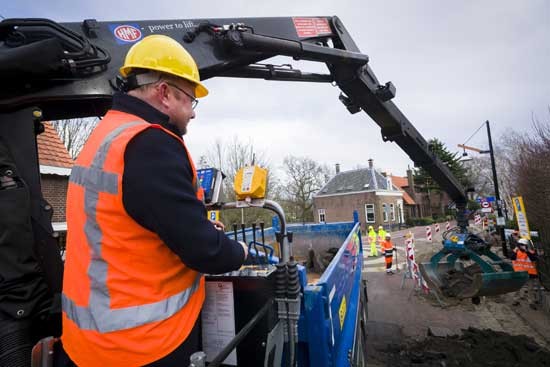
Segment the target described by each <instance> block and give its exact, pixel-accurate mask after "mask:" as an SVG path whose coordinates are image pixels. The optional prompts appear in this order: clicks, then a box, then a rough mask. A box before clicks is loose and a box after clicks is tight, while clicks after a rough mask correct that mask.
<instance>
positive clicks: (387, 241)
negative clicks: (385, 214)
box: [380, 233, 395, 275]
mask: <svg viewBox="0 0 550 367" xmlns="http://www.w3.org/2000/svg"><path fill="white" fill-rule="evenodd" d="M380 247H381V248H382V251H383V252H384V259H385V260H386V274H388V275H391V274H393V270H392V269H391V267H392V261H393V252H394V251H395V247H394V246H393V243H392V242H391V235H390V234H389V233H386V234H385V236H384V241H382V243H381V244H380Z"/></svg>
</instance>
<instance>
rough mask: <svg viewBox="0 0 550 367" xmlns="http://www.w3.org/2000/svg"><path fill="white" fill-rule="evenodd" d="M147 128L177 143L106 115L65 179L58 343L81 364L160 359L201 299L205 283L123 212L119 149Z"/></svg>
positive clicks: (115, 114)
mask: <svg viewBox="0 0 550 367" xmlns="http://www.w3.org/2000/svg"><path fill="white" fill-rule="evenodd" d="M148 128H158V129H162V130H163V131H164V132H166V133H167V134H169V135H172V136H174V138H175V139H177V140H178V141H180V142H181V143H182V144H183V141H182V140H181V139H180V138H179V137H178V136H177V135H175V134H173V133H172V132H170V131H168V130H166V129H164V128H162V127H161V126H160V125H154V124H150V123H148V122H145V121H144V120H142V119H140V118H138V117H136V116H134V115H131V114H128V113H124V112H119V111H109V112H108V113H107V114H106V116H105V118H104V119H103V120H102V121H101V122H100V123H99V125H98V126H97V127H96V129H95V130H94V132H93V133H92V135H91V136H90V138H89V139H88V142H87V143H86V145H85V147H84V149H83V150H82V152H81V153H80V155H79V157H78V159H77V161H76V164H75V165H74V167H73V169H72V173H71V177H70V179H69V188H68V194H67V227H68V237H67V244H68V245H67V254H66V255H67V257H66V262H65V273H64V279H63V295H62V302H63V335H62V337H61V339H62V341H63V347H64V348H65V350H66V351H67V354H68V355H69V356H70V358H71V359H72V360H73V361H74V362H75V363H76V364H77V365H78V366H104V367H107V366H121V365H124V366H141V365H144V364H148V363H151V362H154V361H156V360H158V359H161V358H162V357H164V356H166V355H168V354H169V353H170V352H172V351H173V350H174V349H176V348H177V347H178V346H179V345H180V344H181V343H182V342H183V341H184V340H185V339H186V338H187V336H188V335H189V333H190V332H191V330H192V328H193V326H194V325H195V323H196V321H197V319H198V317H199V314H200V310H201V307H202V304H203V302H204V297H205V288H204V277H203V276H202V275H201V274H200V273H197V272H196V271H194V270H192V269H190V268H189V267H187V266H186V265H185V264H183V263H182V261H181V259H180V258H179V257H178V256H177V255H176V254H175V253H174V252H173V251H172V250H170V248H168V246H166V244H164V243H163V241H162V240H161V239H160V237H159V236H158V235H157V234H156V233H153V232H151V231H149V230H147V229H145V228H143V227H142V226H141V225H139V224H138V223H137V222H136V221H135V220H134V219H132V218H131V217H130V216H129V215H128V213H127V212H126V210H125V209H124V205H123V202H122V194H123V193H122V175H123V173H124V152H125V150H126V146H127V144H128V142H130V140H131V139H132V138H133V137H134V136H136V135H137V134H139V133H140V132H142V131H144V130H145V129H148ZM183 146H184V147H185V144H183ZM186 152H187V149H186ZM187 156H188V158H189V162H190V163H191V167H192V171H193V175H194V177H195V179H194V182H193V183H194V184H195V187H196V181H197V180H196V170H195V167H194V165H193V162H192V160H191V157H190V156H189V153H188V152H187ZM143 179H144V180H146V179H147V177H144V178H143ZM198 196H199V195H197V197H198ZM182 220H185V218H182ZM196 245H197V246H200V244H196ZM187 362H188V361H182V363H184V364H185V363H187Z"/></svg>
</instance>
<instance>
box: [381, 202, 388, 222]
mask: <svg viewBox="0 0 550 367" xmlns="http://www.w3.org/2000/svg"><path fill="white" fill-rule="evenodd" d="M382 219H383V220H384V222H387V221H388V205H386V204H382Z"/></svg>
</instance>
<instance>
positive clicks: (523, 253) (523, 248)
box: [510, 238, 537, 278]
mask: <svg viewBox="0 0 550 367" xmlns="http://www.w3.org/2000/svg"><path fill="white" fill-rule="evenodd" d="M528 247H529V240H528V239H526V238H520V239H519V240H518V242H517V247H516V248H515V249H514V251H513V252H512V254H511V255H510V259H511V260H512V265H513V267H514V271H526V272H528V273H529V277H530V278H536V277H537V267H536V265H535V264H536V261H537V254H536V253H535V250H533V249H528Z"/></svg>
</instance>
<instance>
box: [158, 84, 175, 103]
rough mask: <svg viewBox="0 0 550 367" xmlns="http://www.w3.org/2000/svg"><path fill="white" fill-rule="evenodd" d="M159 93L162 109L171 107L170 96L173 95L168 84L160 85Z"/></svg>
mask: <svg viewBox="0 0 550 367" xmlns="http://www.w3.org/2000/svg"><path fill="white" fill-rule="evenodd" d="M157 93H158V94H157V96H158V99H159V102H160V104H161V105H162V107H165V108H168V107H169V103H168V95H169V94H170V93H172V91H171V90H170V88H168V86H167V85H166V83H160V84H159V85H158V87H157Z"/></svg>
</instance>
